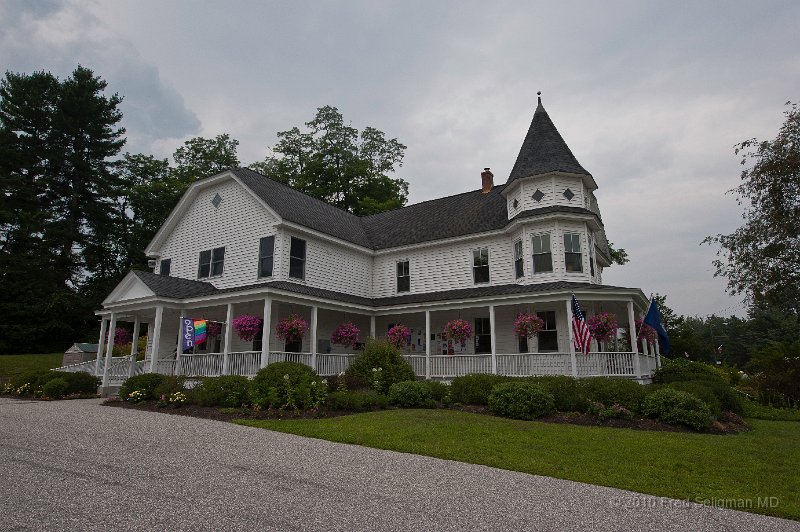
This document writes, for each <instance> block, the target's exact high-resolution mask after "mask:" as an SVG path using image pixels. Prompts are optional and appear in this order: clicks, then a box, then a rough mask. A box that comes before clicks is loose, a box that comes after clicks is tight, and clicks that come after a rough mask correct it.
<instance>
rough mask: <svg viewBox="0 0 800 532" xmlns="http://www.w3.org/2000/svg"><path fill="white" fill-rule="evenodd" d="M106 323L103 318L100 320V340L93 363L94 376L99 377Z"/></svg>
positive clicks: (104, 344)
mask: <svg viewBox="0 0 800 532" xmlns="http://www.w3.org/2000/svg"><path fill="white" fill-rule="evenodd" d="M107 325H108V321H107V320H106V319H105V318H102V317H101V318H100V340H98V341H97V357H96V358H97V360H96V361H95V363H94V376H95V377H99V376H100V360H102V357H103V355H104V353H103V348H104V347H105V346H106V331H107V330H108V329H107Z"/></svg>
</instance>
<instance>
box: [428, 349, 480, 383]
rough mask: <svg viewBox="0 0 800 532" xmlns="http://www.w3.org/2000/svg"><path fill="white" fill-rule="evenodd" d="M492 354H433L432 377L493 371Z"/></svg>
mask: <svg viewBox="0 0 800 532" xmlns="http://www.w3.org/2000/svg"><path fill="white" fill-rule="evenodd" d="M491 372H492V355H490V354H488V355H487V354H482V355H431V377H436V378H451V377H461V376H462V375H468V374H470V373H491Z"/></svg>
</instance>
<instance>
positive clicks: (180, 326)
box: [172, 308, 186, 375]
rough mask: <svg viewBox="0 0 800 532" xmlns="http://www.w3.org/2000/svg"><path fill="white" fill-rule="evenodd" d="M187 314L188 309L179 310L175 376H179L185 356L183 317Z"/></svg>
mask: <svg viewBox="0 0 800 532" xmlns="http://www.w3.org/2000/svg"><path fill="white" fill-rule="evenodd" d="M184 314H186V309H185V308H181V309H178V343H177V344H176V345H175V370H173V372H172V374H173V375H178V371H179V370H180V367H181V355H182V354H183V317H184V316H183V315H184Z"/></svg>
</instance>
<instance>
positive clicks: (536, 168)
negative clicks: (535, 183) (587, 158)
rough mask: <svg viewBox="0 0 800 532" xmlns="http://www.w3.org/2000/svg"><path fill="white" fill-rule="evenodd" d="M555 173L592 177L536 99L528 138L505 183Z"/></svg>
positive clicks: (540, 102) (540, 100) (540, 101)
mask: <svg viewBox="0 0 800 532" xmlns="http://www.w3.org/2000/svg"><path fill="white" fill-rule="evenodd" d="M557 171H559V172H568V173H572V174H584V175H588V176H591V174H590V173H589V172H587V171H586V170H585V169H584V168H583V167H582V166H581V164H580V163H579V162H578V160H577V159H576V158H575V156H574V155H572V151H570V149H569V146H567V143H566V142H564V139H563V138H561V134H560V133H559V132H558V130H557V129H556V126H555V124H553V121H552V120H550V116H548V114H547V111H545V110H544V106H543V105H542V98H541V97H539V105H538V106H537V107H536V112H534V113H533V120H531V127H529V128H528V134H527V135H525V140H524V141H523V142H522V148H520V150H519V155H517V161H516V162H515V163H514V168H512V169H511V174H510V175H509V176H508V181H507V183H511V182H512V181H514V180H515V179H520V178H523V177H528V176H532V175H540V174H546V173H548V172H557Z"/></svg>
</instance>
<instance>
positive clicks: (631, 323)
mask: <svg viewBox="0 0 800 532" xmlns="http://www.w3.org/2000/svg"><path fill="white" fill-rule="evenodd" d="M628 327H630V328H631V351H633V372H634V373H635V374H636V378H637V379H638V378H639V377H641V376H642V362H641V360H639V347H638V344H639V342H637V341H636V332H637V331H636V318H635V317H634V314H633V300H631V301H628Z"/></svg>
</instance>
